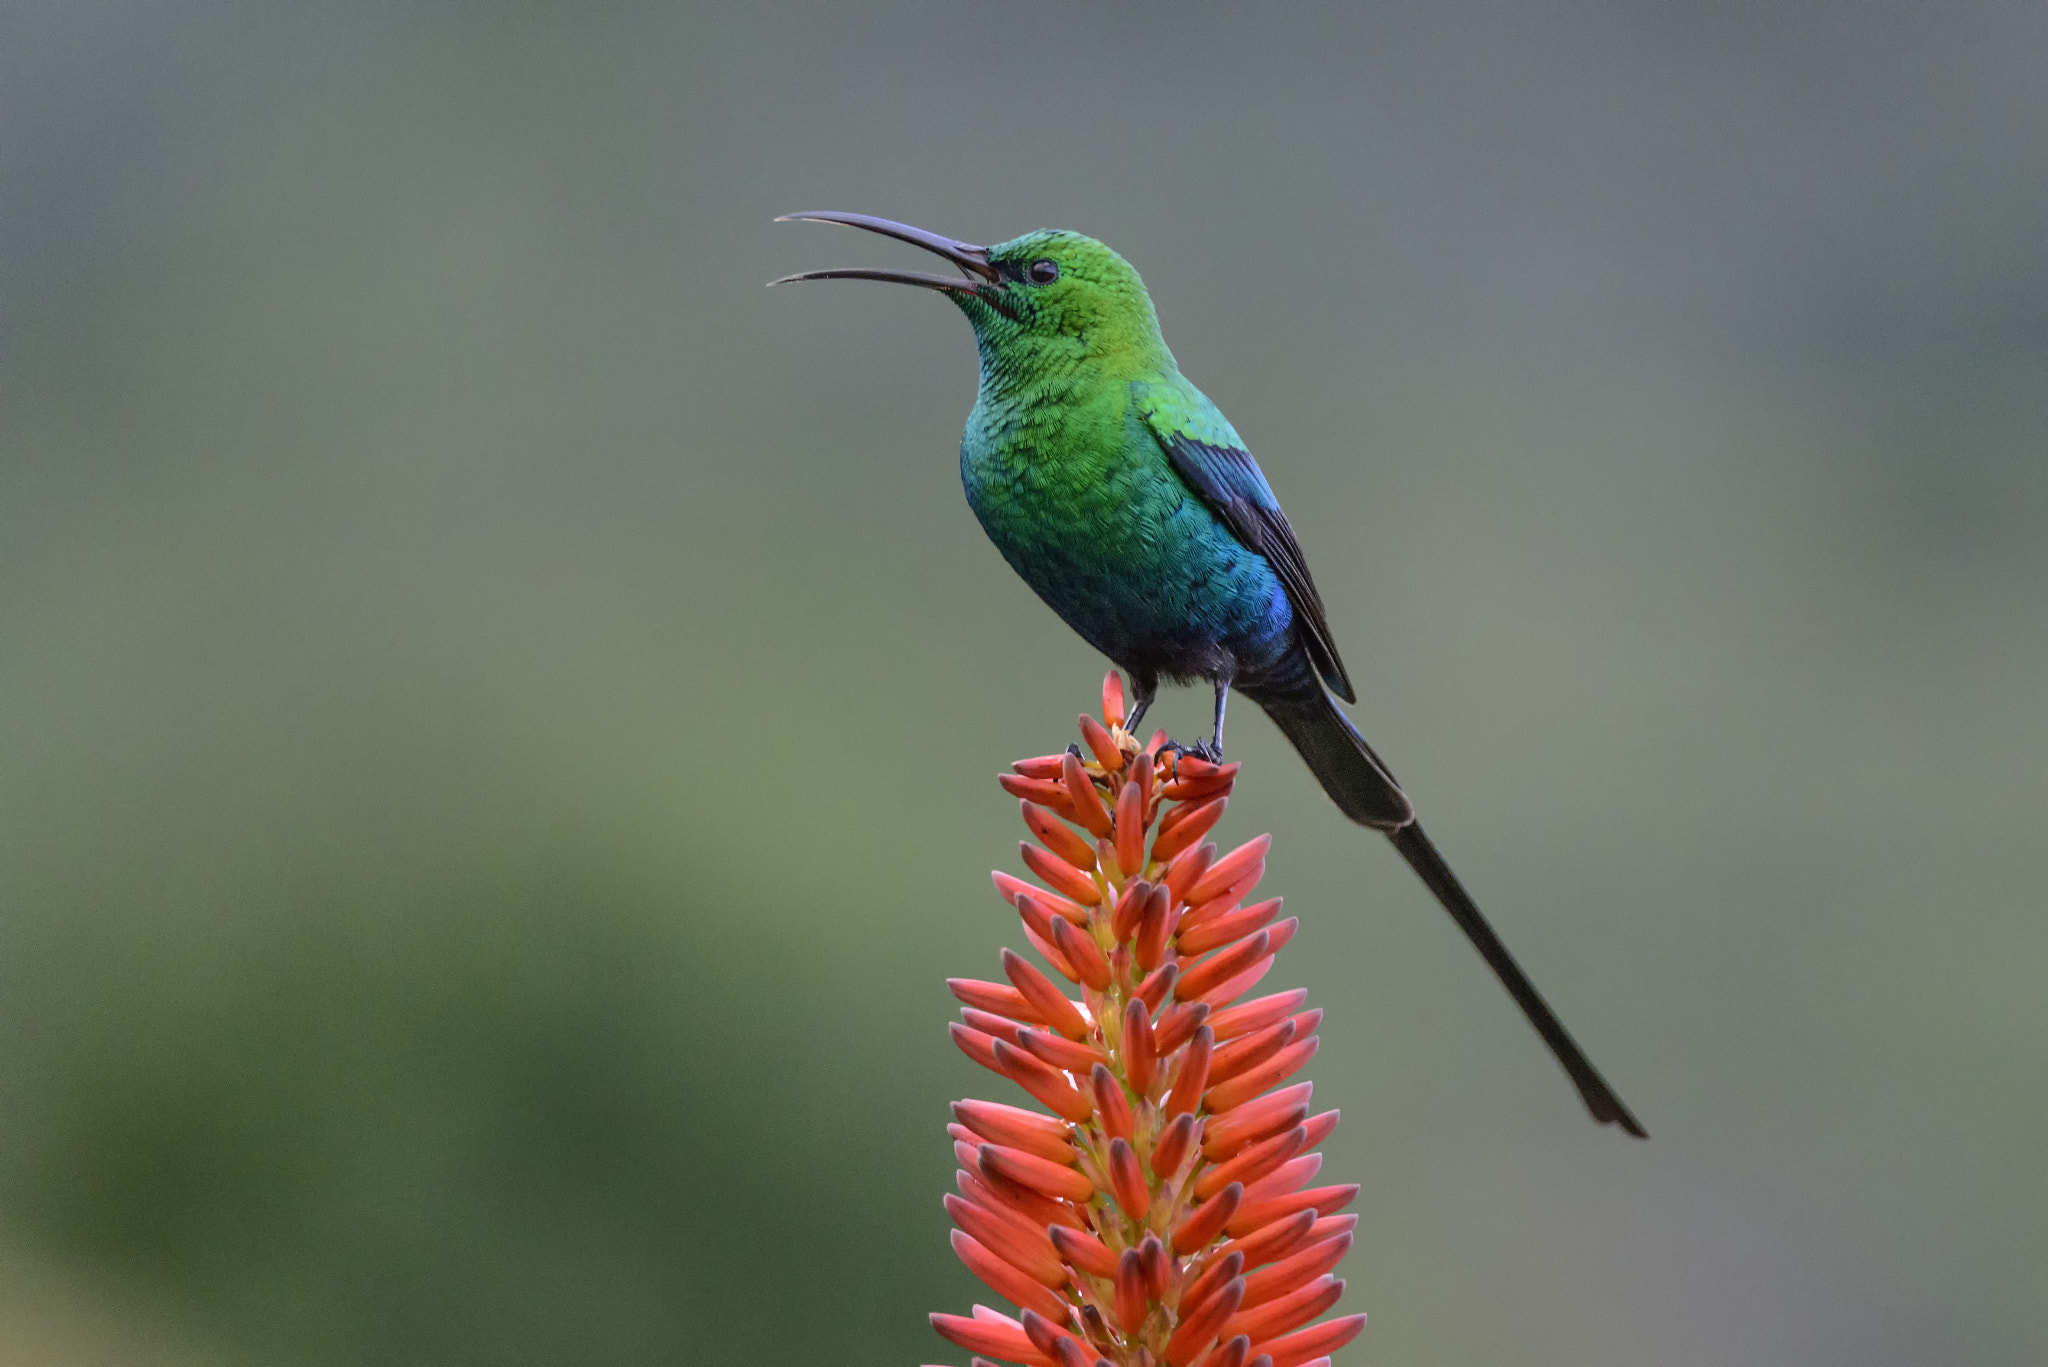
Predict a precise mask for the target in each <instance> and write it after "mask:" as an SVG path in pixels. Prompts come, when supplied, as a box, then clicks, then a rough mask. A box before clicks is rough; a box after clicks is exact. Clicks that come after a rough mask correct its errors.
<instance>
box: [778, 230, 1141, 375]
mask: <svg viewBox="0 0 2048 1367" xmlns="http://www.w3.org/2000/svg"><path fill="white" fill-rule="evenodd" d="M789 220H803V221H807V222H814V223H842V224H845V225H847V226H848V227H853V228H864V229H866V230H867V231H869V232H872V233H880V234H881V235H882V236H884V237H893V238H896V239H897V240H898V241H901V242H909V243H912V244H913V245H915V246H919V247H922V248H924V249H925V250H926V251H929V252H932V253H934V254H935V255H938V256H942V257H944V258H945V259H946V260H948V261H950V262H952V263H953V265H954V266H956V267H957V268H958V269H959V271H960V274H959V275H957V276H955V275H938V274H932V273H929V272H925V271H896V270H867V269H855V270H833V271H806V272H804V273H803V274H801V275H789V276H784V277H783V278H782V279H781V280H775V281H771V282H770V283H771V284H777V285H780V284H783V283H784V282H785V281H790V280H886V281H891V282H893V283H896V284H901V285H916V286H918V287H920V288H923V289H930V290H937V291H939V292H940V293H942V294H944V295H945V296H946V297H947V298H949V299H951V300H952V301H953V302H954V303H955V304H957V305H959V306H960V311H961V312H962V313H965V314H966V315H967V318H968V321H969V322H971V323H972V324H973V325H974V332H975V337H976V340H977V341H978V342H979V343H980V346H981V351H982V356H983V359H984V361H985V362H993V363H994V364H995V365H996V366H997V367H998V368H999V369H1001V368H1010V367H1019V368H1023V369H1026V370H1030V371H1034V372H1035V371H1038V370H1041V369H1045V368H1048V367H1050V368H1060V367H1061V366H1062V365H1063V364H1068V365H1070V364H1075V363H1079V362H1083V361H1086V362H1089V363H1091V364H1097V365H1103V364H1107V365H1109V366H1111V367H1112V368H1116V369H1122V368H1125V367H1126V366H1128V368H1129V369H1130V370H1131V372H1132V373H1133V374H1137V373H1139V372H1140V371H1142V370H1145V369H1149V368H1152V367H1156V366H1158V365H1159V364H1161V363H1162V362H1164V363H1165V364H1169V365H1170V364H1171V357H1170V356H1169V355H1168V353H1167V351H1166V344H1165V343H1164V342H1163V341H1162V340H1161V339H1160V335H1159V319H1158V316H1157V315H1156V314H1155V313H1154V312H1153V310H1152V299H1151V296H1150V295H1148V294H1147V293H1146V292H1145V282H1144V281H1142V280H1140V279H1139V278H1138V272H1137V271H1136V270H1135V269H1133V268H1132V266H1131V263H1130V262H1128V261H1126V260H1124V259H1123V258H1122V257H1121V256H1118V255H1117V254H1116V253H1115V252H1113V251H1111V250H1110V249H1109V248H1108V247H1107V246H1105V245H1103V244H1102V243H1101V242H1098V241H1096V240H1095V239H1094V238H1092V237H1087V236H1084V235H1083V234H1081V233H1075V232H1067V231H1064V230H1061V229H1055V228H1045V229H1040V230H1039V231H1037V232H1031V233H1026V234H1024V235H1023V236H1022V237H1015V238H1011V239H1010V240H1009V241H1008V242H998V243H997V244H995V245H994V246H992V247H980V246H976V245H974V244H973V243H971V242H960V241H957V240H955V239H953V238H950V237H941V236H939V235H938V234H936V233H928V232H926V231H925V230H924V229H922V228H913V227H911V226H909V225H908V224H904V223H894V222H891V221H890V220H888V219H886V218H870V217H868V216H867V215H866V214H844V213H836V212H818V213H803V214H785V215H783V216H782V218H780V219H778V220H776V221H777V222H785V221H789ZM1120 362H1121V363H1123V364H1122V365H1119V363H1120Z"/></svg>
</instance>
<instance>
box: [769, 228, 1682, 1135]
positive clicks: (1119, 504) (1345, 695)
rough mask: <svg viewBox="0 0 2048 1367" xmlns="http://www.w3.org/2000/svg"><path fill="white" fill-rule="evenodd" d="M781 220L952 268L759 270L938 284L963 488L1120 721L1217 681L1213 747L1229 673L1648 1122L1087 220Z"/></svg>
mask: <svg viewBox="0 0 2048 1367" xmlns="http://www.w3.org/2000/svg"><path fill="white" fill-rule="evenodd" d="M776 221H777V222H811V223H830V224H838V225H842V226H845V227H851V228H859V229H863V230H865V231H867V232H870V233H877V234H880V235H881V236H883V237H889V238H895V239H896V240H898V241H901V242H907V243H910V244H911V245H913V246H916V247H921V248H923V249H924V250H925V251H928V252H931V253H933V254H934V255H936V256H938V257H940V258H942V259H943V260H945V261H947V262H949V263H951V265H952V266H953V267H954V268H955V270H956V272H957V273H956V274H945V273H940V272H927V271H907V270H893V269H867V268H856V269H841V270H822V271H805V272H801V273H799V274H796V275H788V276H784V277H782V278H781V279H779V280H773V281H770V282H769V283H770V284H771V285H781V284H789V283H793V282H797V281H809V280H875V281H884V282H888V283H892V284H902V285H912V286H916V287H919V288H922V289H927V290H932V291H935V292H936V293H939V294H941V295H944V296H945V297H946V298H948V299H950V300H951V301H952V302H953V303H954V304H955V305H956V306H957V307H958V308H959V309H960V311H961V312H962V313H964V314H966V315H967V321H968V322H969V323H970V324H971V325H972V327H973V330H974V341H975V348H976V351H977V352H978V354H979V357H980V372H981V373H980V386H979V391H978V393H977V395H976V397H975V401H974V407H973V409H972V410H971V411H970V412H969V414H968V417H967V427H966V431H965V433H964V434H963V436H962V438H961V442H960V477H961V481H962V483H963V484H964V485H965V487H966V492H967V502H968V505H969V506H970V507H971V508H972V509H973V510H974V514H975V516H976V517H977V518H978V519H980V522H981V525H982V527H983V529H984V530H985V531H986V532H987V533H988V536H989V539H990V540H991V541H993V542H994V543H995V546H996V549H997V550H998V551H1000V552H1001V553H1002V556H1003V558H1004V559H1005V560H1006V561H1008V562H1009V564H1010V567H1011V568H1012V569H1014V570H1015V571H1016V572H1017V574H1018V575H1019V576H1020V577H1021V578H1022V579H1023V580H1024V582H1025V583H1026V584H1028V585H1030V587H1031V588H1032V589H1033V590H1034V591H1035V592H1036V593H1037V594H1038V596H1039V598H1041V599H1042V600H1043V601H1044V602H1045V604H1046V605H1047V606H1048V607H1050V608H1051V609H1052V610H1053V611H1054V612H1055V613H1056V614H1058V615H1059V617H1060V618H1061V619H1062V620H1063V621H1065V622H1066V624H1067V625H1068V626H1070V627H1072V628H1073V630H1074V631H1075V632H1077V633H1078V634H1079V635H1080V636H1081V637H1082V639H1084V640H1085V641H1087V642H1088V644H1089V645H1091V646H1093V647H1094V648H1095V649H1096V650H1098V651H1100V652H1101V653H1102V654H1104V655H1105V656H1107V657H1108V658H1109V659H1110V660H1111V661H1113V662H1114V663H1115V664H1116V665H1117V666H1118V667H1119V668H1121V669H1122V670H1123V671H1124V672H1125V674H1126V676H1127V677H1128V678H1129V679H1130V681H1131V688H1132V693H1133V704H1134V706H1133V710H1132V714H1131V716H1130V718H1129V720H1128V721H1127V722H1126V723H1125V725H1126V727H1127V729H1130V730H1136V728H1137V726H1138V723H1139V721H1140V719H1142V718H1143V717H1144V715H1145V712H1146V710H1147V709H1148V708H1150V707H1151V705H1152V702H1153V699H1154V698H1155V697H1156V696H1157V694H1158V691H1159V687H1160V684H1161V683H1162V682H1167V683H1175V684H1193V683H1199V682H1203V681H1207V682H1208V683H1210V684H1211V685H1212V686H1213V687H1214V689H1215V704H1216V706H1215V728H1214V732H1213V734H1212V736H1211V737H1210V739H1208V740H1207V741H1203V742H1200V743H1198V744H1196V745H1193V746H1189V747H1186V749H1187V752H1188V753H1191V754H1195V755H1198V756H1200V757H1202V758H1204V759H1210V760H1219V761H1220V760H1221V758H1222V754H1223V724H1224V713H1225V710H1226V705H1227V703H1228V701H1229V698H1230V695H1231V693H1232V692H1233V691H1235V692H1238V693H1241V694H1243V695H1244V696H1245V697H1247V698H1249V699H1251V700H1252V701H1253V702H1255V703H1257V704H1258V705H1259V707H1260V708H1262V709H1263V710H1264V711H1265V713H1266V715H1267V716H1268V717H1270V718H1271V719H1272V720H1273V722H1274V723H1275V724H1276V725H1277V726H1278V727H1279V728H1280V731H1281V733H1282V734H1283V735H1285V736H1286V737H1287V739H1288V740H1289V741H1290V742H1291V743H1292V744H1293V746H1294V748H1295V750H1296V751H1297V752H1298V753H1299V754H1300V755H1301V758H1302V759H1303V760H1305V761H1306V762H1307V764H1308V767H1309V770H1310V771H1311V772H1312V773H1313V774H1314V775H1315V777H1316V779H1317V780H1318V781H1319V782H1320V783H1321V785H1322V787H1323V790H1324V792H1326V793H1327V794H1328V795H1329V797H1330V798H1331V800H1332V801H1334V802H1335V803H1336V805H1337V807H1338V809H1339V810H1340V811H1341V812H1342V813H1343V814H1344V815H1345V816H1346V817H1348V818H1350V819H1351V820H1352V821H1354V822H1356V823H1357V824H1359V825H1361V826H1364V827H1367V828H1369V829H1372V830H1376V831H1379V832H1381V833H1382V834H1384V835H1385V836H1386V837H1387V839H1388V840H1389V841H1391V842H1392V843H1393V846H1394V848H1395V849H1396V850H1397V851H1399V852H1400V855H1401V857H1402V858H1403V859H1404V860H1405V861H1407V863H1408V866H1409V867H1410V868H1411V869H1413V870H1414V872H1415V873H1416V874H1417V875H1418V876H1419V877H1420V878H1421V880H1422V882H1423V883H1424V885H1425V886H1427V887H1428V889H1429V891H1430V892H1431V893H1432V894H1434V895H1435V897H1436V900H1437V901H1438V902H1440V903H1441V904H1442V905H1443V908H1444V910H1445V911H1447V912H1449V913H1450V916H1451V919H1452V920H1453V921H1454V922H1456V923H1457V926H1458V928H1459V929H1460V930H1462V931H1464V933H1465V934H1466V936H1467V937H1468V938H1469V939H1470V940H1471V942H1472V944H1473V946H1474V948H1476V949H1477V950H1478V951H1479V955H1480V957H1481V958H1482V959H1484V960H1485V961H1486V963H1487V965H1488V966H1489V967H1490V968H1492V970H1493V971H1494V973H1495V974H1496V975H1497V976H1498V977H1499V979H1500V981H1501V983H1502V985H1503V986H1504V987H1505V988H1506V989H1507V991H1508V994H1509V995H1510V996H1511V997H1513V999H1514V1001H1515V1003H1516V1004H1517V1005H1518V1006H1519V1007H1520V1008H1521V1009H1522V1012H1523V1014H1524V1015H1525V1016H1526V1017H1527V1018H1528V1020H1529V1023H1530V1024H1531V1025H1532V1026H1534V1027H1535V1030H1536V1033H1537V1034H1538V1035H1539V1036H1540V1037H1541V1038H1542V1040H1543V1042H1544V1044H1546V1045H1547V1046H1549V1049H1550V1052H1551V1053H1552V1054H1553V1055H1554V1056H1555V1057H1556V1059H1557V1061H1558V1063H1559V1064H1560V1065H1561V1066H1562V1067H1563V1069H1564V1071H1565V1073H1566V1075H1567V1076H1569V1077H1570V1079H1571V1081H1572V1083H1573V1084H1574V1085H1575V1086H1576V1087H1577V1088H1578V1091H1579V1096H1580V1097H1581V1099H1582V1100H1583V1101H1584V1102H1585V1105H1586V1109H1587V1110H1588V1111H1590V1112H1591V1113H1592V1116H1593V1119H1594V1120H1596V1121H1598V1122H1599V1123H1600V1124H1602V1125H1610V1124H1611V1125H1618V1126H1620V1127H1621V1129H1622V1130H1623V1131H1625V1132H1626V1133H1628V1134H1630V1135H1633V1136H1635V1137H1637V1138H1639V1139H1641V1138H1647V1137H1648V1134H1647V1132H1646V1131H1645V1130H1644V1129H1643V1127H1642V1125H1641V1123H1640V1122H1639V1121H1637V1119H1636V1118H1635V1116H1634V1115H1633V1114H1632V1113H1631V1112H1630V1111H1629V1109H1628V1107H1626V1106H1625V1105H1623V1104H1622V1101H1621V1098H1620V1097H1619V1096H1617V1095H1616V1094H1615V1092H1614V1089H1613V1088H1612V1087H1610V1086H1608V1084H1607V1082H1606V1080H1605V1079H1604V1078H1603V1077H1602V1076H1601V1075H1600V1073H1599V1071H1598V1070H1597V1069H1596V1068H1594V1066H1593V1064H1592V1061H1591V1060H1590V1059H1588V1058H1587V1057H1586V1054H1585V1052H1584V1051H1583V1050H1582V1049H1580V1048H1579V1046H1578V1044H1577V1043H1576V1042H1575V1041H1574V1040H1573V1039H1572V1037H1571V1035H1570V1034H1569V1033H1567V1032H1566V1030H1565V1028H1564V1025H1563V1024H1562V1023H1561V1022H1560V1021H1559V1020H1558V1018H1557V1015H1556V1013H1555V1012H1553V1011H1552V1010H1551V1009H1550V1007H1549V1005H1548V1004H1547V1003H1546V1002H1545V1001H1544V999H1543V997H1542V996H1541V995H1540V994H1539V993H1538V992H1537V990H1536V988H1535V985H1534V984H1532V983H1531V982H1530V981H1529V978H1528V975H1527V974H1525V973H1524V972H1523V971H1522V969H1521V967H1520V966H1519V965H1518V964H1517V963H1516V962H1515V960H1514V958H1513V956H1511V955H1510V954H1509V953H1508V950H1507V947H1506V946H1505V945H1504V944H1503V943H1502V942H1501V939H1500V937H1499V936H1498V935H1497V934H1495V933H1494V930H1493V928H1492V926H1491V925H1489V924H1488V923H1487V920H1486V918H1485V916H1484V915H1482V914H1481V913H1480V910H1479V907H1478V905H1477V904H1476V903H1475V902H1474V901H1473V899H1472V897H1471V895H1470V894H1469V893H1467V892H1466V890H1465V887H1464V885H1463V884H1462V883H1460V882H1459V880H1458V877H1457V875H1456V874H1454V873H1453V872H1452V871H1451V867H1450V865H1449V864H1448V863H1447V862H1445V860H1444V857H1443V855H1442V854H1441V853H1440V852H1439V851H1438V850H1437V847H1436V845H1435V844H1434V843H1433V842H1432V841H1431V840H1430V838H1429V836H1428V835H1426V834H1425V833H1424V832H1423V829H1422V825H1421V823H1420V822H1419V821H1417V820H1416V816H1415V807H1414V804H1413V803H1412V802H1411V801H1410V800H1409V798H1408V795H1407V793H1406V792H1405V791H1403V789H1402V787H1401V785H1400V784H1399V783H1397V782H1396V781H1395V779H1394V776H1393V773H1392V771H1390V770H1389V769H1388V767H1387V765H1386V764H1385V762H1384V761H1382V760H1381V759H1380V757H1379V756H1378V755H1377V754H1376V753H1374V751H1373V748H1372V747H1371V746H1370V745H1368V744H1367V743H1366V741H1365V738H1364V737H1363V736H1361V735H1360V734H1359V732H1358V729H1357V727H1356V726H1354V725H1353V724H1352V722H1351V720H1350V718H1349V717H1348V716H1346V714H1345V713H1344V712H1343V710H1342V709H1341V708H1339V707H1338V705H1337V701H1338V700H1339V699H1341V700H1342V701H1344V702H1346V703H1355V702H1356V701H1357V694H1356V691H1355V689H1354V688H1353V685H1352V682H1351V676H1350V674H1349V672H1348V671H1347V670H1346V669H1345V666H1344V662H1343V660H1342V659H1341V658H1340V657H1339V655H1338V653H1337V645H1336V641H1335V640H1334V638H1333V637H1332V635H1331V631H1330V623H1329V614H1328V613H1327V612H1326V611H1325V609H1324V607H1323V600H1322V596H1321V595H1320V594H1319V593H1318V592H1317V589H1316V585H1315V581H1314V580H1313V579H1312V578H1311V577H1310V575H1309V569H1308V561H1307V559H1306V558H1305V557H1304V555H1303V554H1302V550H1301V545H1300V542H1299V541H1298V540H1297V539H1296V537H1295V534H1294V530H1293V528H1292V527H1291V526H1290V525H1289V524H1288V521H1287V516H1286V514H1285V513H1283V512H1282V511H1281V510H1280V502H1279V499H1278V498H1276V497H1275V496H1274V493H1273V489H1272V486H1271V485H1270V484H1268V483H1267V481H1266V477H1265V475H1264V473H1263V472H1262V471H1261V470H1260V469H1259V465H1258V462H1257V461H1255V460H1254V459H1252V455H1251V452H1250V451H1249V450H1247V449H1246V446H1245V443H1244V441H1243V439H1242V438H1240V437H1239V436H1238V434H1237V431H1236V429H1235V428H1233V427H1232V426H1231V425H1230V422H1229V421H1228V420H1227V419H1226V418H1225V417H1224V416H1223V413H1222V411H1221V410H1220V409H1218V408H1217V407H1216V405H1215V404H1214V403H1212V402H1210V400H1209V399H1208V397H1207V396H1206V395H1204V394H1203V393H1202V391H1201V390H1199V389H1197V388H1195V386H1194V385H1193V384H1192V383H1190V382H1189V381H1188V380H1187V378H1186V377H1185V376H1183V375H1182V374H1181V372H1180V367H1179V365H1178V364H1177V363H1176V362H1175V360H1174V357H1173V353H1172V352H1171V351H1170V350H1168V348H1167V345H1166V341H1165V338H1164V336H1163V335H1162V334H1161V332H1160V328H1159V317H1158V313H1157V311H1156V310H1155V308H1154V307H1153V303H1152V298H1151V295H1150V294H1149V293H1148V292H1147V290H1146V288H1145V285H1144V282H1143V281H1142V280H1141V279H1140V278H1139V276H1138V272H1137V270H1136V269H1135V268H1133V267H1132V265H1131V264H1130V263H1129V262H1128V261H1126V260H1125V259H1124V258H1123V257H1122V256H1120V255H1118V254H1117V253H1116V252H1115V251H1113V250H1111V249H1110V248H1109V247H1108V246H1107V245H1105V244H1104V243H1102V242H1100V241H1097V240H1096V239H1095V238H1092V237H1088V236H1086V235H1084V234H1081V233H1077V232H1070V231H1067V230H1064V229H1040V230H1037V231H1033V232H1029V233H1025V234H1024V235H1022V236H1021V237H1016V238H1012V239H1010V240H1009V241H1007V242H999V243H997V244H995V245H993V246H977V245H975V244H973V243H970V242H963V241H959V240H957V239H954V238H949V237H944V236H942V235H940V234H938V233H933V232H927V231H925V230H924V229H922V228H915V227H912V226H910V225H909V224H906V223H898V222H894V221H892V220H890V219H885V218H875V217H872V216H870V215H867V214H855V213H842V212H838V211H812V212H805V213H794V214H784V215H782V216H781V217H780V218H778V219H777V220H776Z"/></svg>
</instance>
